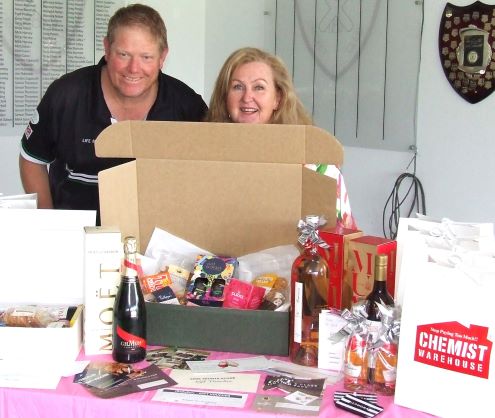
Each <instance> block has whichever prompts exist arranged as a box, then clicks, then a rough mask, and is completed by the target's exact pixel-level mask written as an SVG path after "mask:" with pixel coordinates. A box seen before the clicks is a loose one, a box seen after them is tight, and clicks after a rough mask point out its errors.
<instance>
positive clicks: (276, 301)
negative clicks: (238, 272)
mask: <svg viewBox="0 0 495 418" xmlns="http://www.w3.org/2000/svg"><path fill="white" fill-rule="evenodd" d="M251 284H253V285H254V286H260V287H264V288H265V296H264V297H263V300H262V302H261V305H260V307H259V309H263V310H270V311H283V312H285V311H287V310H288V309H289V306H290V299H289V283H288V281H287V279H285V278H283V277H279V276H278V275H276V274H275V273H267V274H262V275H261V276H258V277H256V278H254V279H253V280H252V281H251Z"/></svg>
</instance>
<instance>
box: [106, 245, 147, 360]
mask: <svg viewBox="0 0 495 418" xmlns="http://www.w3.org/2000/svg"><path fill="white" fill-rule="evenodd" d="M136 251H137V242H136V238H134V237H126V238H125V240H124V268H123V270H124V273H123V274H122V278H121V281H120V286H119V290H118V292H117V296H116V298H115V304H114V307H113V332H112V346H113V347H112V357H113V359H114V360H115V361H118V362H120V363H136V362H138V361H141V360H143V359H144V358H145V356H146V307H145V302H144V297H143V292H142V291H141V287H140V285H139V280H138V274H137V264H136Z"/></svg>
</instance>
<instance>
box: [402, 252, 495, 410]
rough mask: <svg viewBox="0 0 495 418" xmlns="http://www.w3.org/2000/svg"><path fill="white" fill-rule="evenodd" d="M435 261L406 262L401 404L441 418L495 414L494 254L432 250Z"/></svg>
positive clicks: (429, 254) (429, 255)
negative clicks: (412, 264) (494, 344)
mask: <svg viewBox="0 0 495 418" xmlns="http://www.w3.org/2000/svg"><path fill="white" fill-rule="evenodd" d="M405 250H406V256H407V248H406V249H405ZM428 259H429V260H430V261H426V262H418V263H417V264H416V265H415V266H411V265H409V266H408V267H407V268H408V269H409V271H408V276H409V277H408V279H407V286H406V287H405V292H404V298H403V306H402V320H401V334H400V342H399V359H398V367H397V387H396V393H395V403H397V404H399V405H402V406H406V407H408V408H413V409H418V410H421V411H424V412H428V413H431V414H434V415H438V416H440V417H442V418H457V417H459V418H460V417H463V418H465V417H488V416H493V414H494V412H493V404H492V397H493V396H494V394H495V364H494V362H495V360H494V359H495V353H492V350H493V341H494V339H495V315H494V314H493V299H494V297H495V258H494V257H493V255H492V254H489V255H485V254H482V253H480V252H473V251H471V252H464V253H460V252H459V251H445V250H439V249H429V250H428ZM403 267H404V266H403Z"/></svg>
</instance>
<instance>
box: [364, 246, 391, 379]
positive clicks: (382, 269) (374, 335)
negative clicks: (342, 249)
mask: <svg viewBox="0 0 495 418" xmlns="http://www.w3.org/2000/svg"><path fill="white" fill-rule="evenodd" d="M387 263H388V256H387V255H386V254H379V255H376V256H375V278H374V283H373V290H372V291H371V293H370V294H369V295H368V296H367V297H366V301H367V303H366V314H367V320H366V325H367V328H368V332H369V333H370V336H371V343H372V344H373V343H375V342H376V341H377V339H378V334H379V333H380V329H381V327H382V318H381V313H380V309H379V307H378V303H380V304H382V305H384V306H394V299H393V298H392V296H390V294H389V293H388V291H387ZM375 363H376V353H370V354H369V357H368V383H370V384H373V381H374V376H375Z"/></svg>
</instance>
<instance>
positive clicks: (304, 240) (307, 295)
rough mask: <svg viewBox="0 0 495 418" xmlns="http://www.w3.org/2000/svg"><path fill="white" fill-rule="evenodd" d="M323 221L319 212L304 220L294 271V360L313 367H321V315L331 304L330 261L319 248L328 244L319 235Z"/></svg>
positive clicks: (292, 334)
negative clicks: (319, 363) (300, 247)
mask: <svg viewBox="0 0 495 418" xmlns="http://www.w3.org/2000/svg"><path fill="white" fill-rule="evenodd" d="M322 222H324V220H323V221H322V219H321V218H320V217H319V216H315V215H311V216H307V217H306V218H305V222H304V221H300V223H299V230H300V231H301V235H300V237H299V242H300V243H301V244H303V245H304V252H303V253H302V254H301V255H300V256H299V257H297V258H296V259H295V260H294V263H293V265H292V271H291V294H292V300H291V314H290V323H291V344H290V350H289V351H290V359H291V361H292V362H294V363H296V364H300V365H303V366H312V367H317V366H318V325H319V324H318V322H319V314H320V312H321V310H322V309H325V308H327V307H328V304H327V300H328V285H329V270H328V264H327V262H326V261H325V259H324V258H322V257H321V256H320V255H319V254H318V249H317V247H318V245H321V246H326V247H328V244H325V243H324V241H322V240H321V239H320V238H319V235H318V227H319V226H320V224H322Z"/></svg>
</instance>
